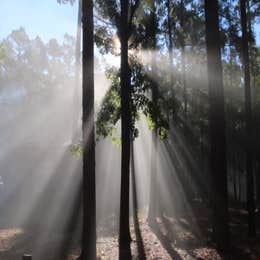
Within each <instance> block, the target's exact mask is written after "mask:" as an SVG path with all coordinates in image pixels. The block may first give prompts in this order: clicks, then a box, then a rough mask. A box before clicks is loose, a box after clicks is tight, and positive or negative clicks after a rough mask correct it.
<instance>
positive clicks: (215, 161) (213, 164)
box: [205, 0, 229, 250]
mask: <svg viewBox="0 0 260 260" xmlns="http://www.w3.org/2000/svg"><path fill="white" fill-rule="evenodd" d="M205 16H206V48H207V68H208V88H209V103H210V109H209V121H210V129H209V137H210V171H211V189H212V198H211V200H212V206H213V214H212V215H213V216H212V224H213V225H212V226H213V238H214V240H215V242H216V243H217V246H218V247H219V248H220V249H221V250H227V249H228V247H229V228H228V218H229V217H228V193H227V162H226V134H225V113H224V90H223V74H222V63H221V51H220V33H219V17H218V1H217V0H205Z"/></svg>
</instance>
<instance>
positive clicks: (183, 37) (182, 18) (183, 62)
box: [180, 0, 188, 127]
mask: <svg viewBox="0 0 260 260" xmlns="http://www.w3.org/2000/svg"><path fill="white" fill-rule="evenodd" d="M184 8H185V5H184V3H183V0H182V1H181V17H180V26H181V28H182V36H181V71H182V84H183V101H184V123H185V127H186V126H187V106H188V105H187V86H186V53H185V35H184V31H185V28H184V23H185V21H184V19H185V18H184Z"/></svg>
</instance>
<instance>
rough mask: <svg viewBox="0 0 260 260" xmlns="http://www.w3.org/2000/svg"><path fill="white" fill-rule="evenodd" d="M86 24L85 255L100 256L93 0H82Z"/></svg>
mask: <svg viewBox="0 0 260 260" xmlns="http://www.w3.org/2000/svg"><path fill="white" fill-rule="evenodd" d="M82 24H83V90H82V91H83V93H82V109H83V111H82V123H83V124H82V133H83V236H82V255H81V257H82V259H83V260H93V259H96V188H95V187H96V183H95V130H94V37H93V27H94V22H93V2H92V0H84V1H83V2H82Z"/></svg>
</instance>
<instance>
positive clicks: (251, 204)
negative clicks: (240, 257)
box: [240, 0, 256, 237]
mask: <svg viewBox="0 0 260 260" xmlns="http://www.w3.org/2000/svg"><path fill="white" fill-rule="evenodd" d="M240 14H241V28H242V62H243V67H244V82H245V83H244V84H245V117H246V138H247V142H246V182H247V183H246V187H247V210H248V235H249V236H250V237H255V236H256V230H255V199H254V177H253V165H252V108H251V83H250V61H249V48H248V41H249V37H248V28H247V14H246V0H240Z"/></svg>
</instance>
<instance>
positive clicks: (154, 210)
mask: <svg viewBox="0 0 260 260" xmlns="http://www.w3.org/2000/svg"><path fill="white" fill-rule="evenodd" d="M151 15H152V17H151V27H152V29H151V41H152V46H151V49H152V60H151V63H152V64H151V65H152V77H153V84H152V102H153V107H154V111H153V113H154V120H155V129H154V130H153V131H152V147H151V149H152V150H151V175H150V176H151V180H150V200H149V212H148V221H149V223H150V225H154V223H155V219H156V217H158V216H159V214H160V210H159V196H158V195H159V191H158V185H157V183H158V181H157V178H158V176H157V149H158V122H157V121H158V85H157V82H156V80H157V79H156V74H157V62H156V31H157V21H156V8H155V4H154V2H153V6H152V13H151Z"/></svg>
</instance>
